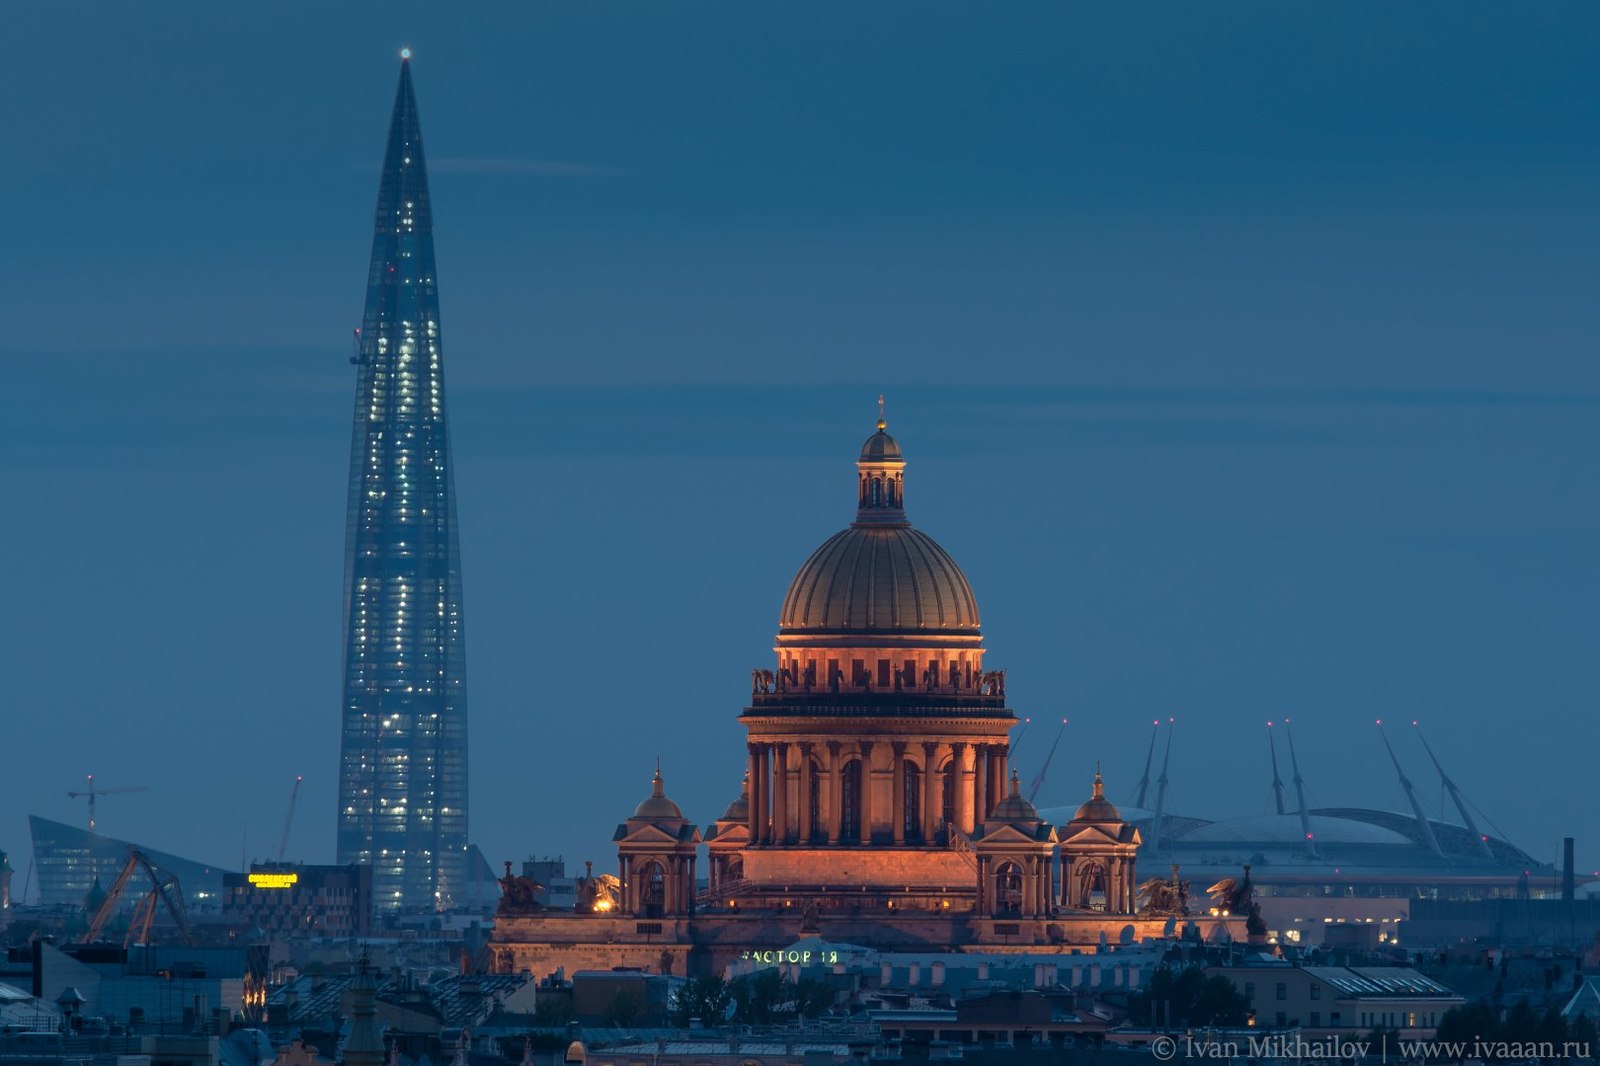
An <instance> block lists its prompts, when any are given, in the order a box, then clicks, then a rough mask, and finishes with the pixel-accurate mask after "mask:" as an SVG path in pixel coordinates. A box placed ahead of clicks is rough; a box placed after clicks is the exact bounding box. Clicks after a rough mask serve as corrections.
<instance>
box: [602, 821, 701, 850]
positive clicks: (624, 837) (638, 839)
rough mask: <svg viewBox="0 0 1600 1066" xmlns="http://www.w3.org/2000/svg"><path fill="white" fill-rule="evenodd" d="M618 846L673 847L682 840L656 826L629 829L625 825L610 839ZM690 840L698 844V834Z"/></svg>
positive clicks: (620, 826)
mask: <svg viewBox="0 0 1600 1066" xmlns="http://www.w3.org/2000/svg"><path fill="white" fill-rule="evenodd" d="M612 839H613V840H615V841H616V842H617V843H618V844H627V845H630V846H635V847H657V848H659V847H673V846H675V845H677V844H678V843H679V842H680V840H681V839H682V838H680V837H679V836H678V835H677V834H674V833H669V832H668V831H667V830H665V829H663V828H661V827H660V826H658V825H641V826H635V827H634V828H632V829H629V827H628V826H626V825H619V826H618V827H617V834H616V836H614V837H612ZM692 840H693V841H694V842H698V840H699V834H693V835H692Z"/></svg>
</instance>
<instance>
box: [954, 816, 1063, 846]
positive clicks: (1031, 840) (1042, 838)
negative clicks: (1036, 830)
mask: <svg viewBox="0 0 1600 1066" xmlns="http://www.w3.org/2000/svg"><path fill="white" fill-rule="evenodd" d="M1040 834H1041V835H1039V836H1033V835H1031V834H1030V833H1029V832H1028V830H1027V829H1025V828H1023V827H1022V826H1017V825H1012V824H1010V823H1004V824H1001V825H997V826H992V827H990V828H988V829H987V830H985V832H984V834H983V836H981V837H979V838H978V839H977V840H974V841H973V842H972V846H973V848H974V849H975V850H977V851H993V850H995V849H996V848H1009V847H1017V846H1020V845H1031V846H1034V847H1037V846H1038V845H1040V844H1049V843H1053V841H1052V840H1051V839H1050V837H1051V835H1052V834H1051V833H1050V831H1049V827H1048V826H1041V827H1040Z"/></svg>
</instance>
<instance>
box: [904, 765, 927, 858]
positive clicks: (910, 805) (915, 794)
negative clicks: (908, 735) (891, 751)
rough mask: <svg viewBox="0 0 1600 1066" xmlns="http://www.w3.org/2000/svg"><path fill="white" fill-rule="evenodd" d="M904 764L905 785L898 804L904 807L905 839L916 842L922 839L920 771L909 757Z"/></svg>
mask: <svg viewBox="0 0 1600 1066" xmlns="http://www.w3.org/2000/svg"><path fill="white" fill-rule="evenodd" d="M904 765H905V778H906V787H905V791H904V792H903V793H901V797H900V805H901V806H902V807H903V808H904V809H905V812H906V820H905V824H904V826H903V827H902V828H903V830H904V832H905V837H906V840H908V841H910V842H912V843H916V842H918V841H920V840H921V839H922V771H921V770H919V769H917V764H916V763H914V762H912V761H911V760H910V759H907V760H905V763H904Z"/></svg>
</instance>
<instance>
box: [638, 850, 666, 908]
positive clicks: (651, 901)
mask: <svg viewBox="0 0 1600 1066" xmlns="http://www.w3.org/2000/svg"><path fill="white" fill-rule="evenodd" d="M639 877H640V880H641V883H642V884H641V888H640V890H639V902H640V903H641V904H642V905H643V907H644V916H645V917H646V918H660V917H661V916H662V915H664V914H666V911H667V871H666V870H664V869H662V866H661V864H660V863H659V862H651V863H649V864H647V865H646V866H645V868H644V869H642V870H640V871H639Z"/></svg>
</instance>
